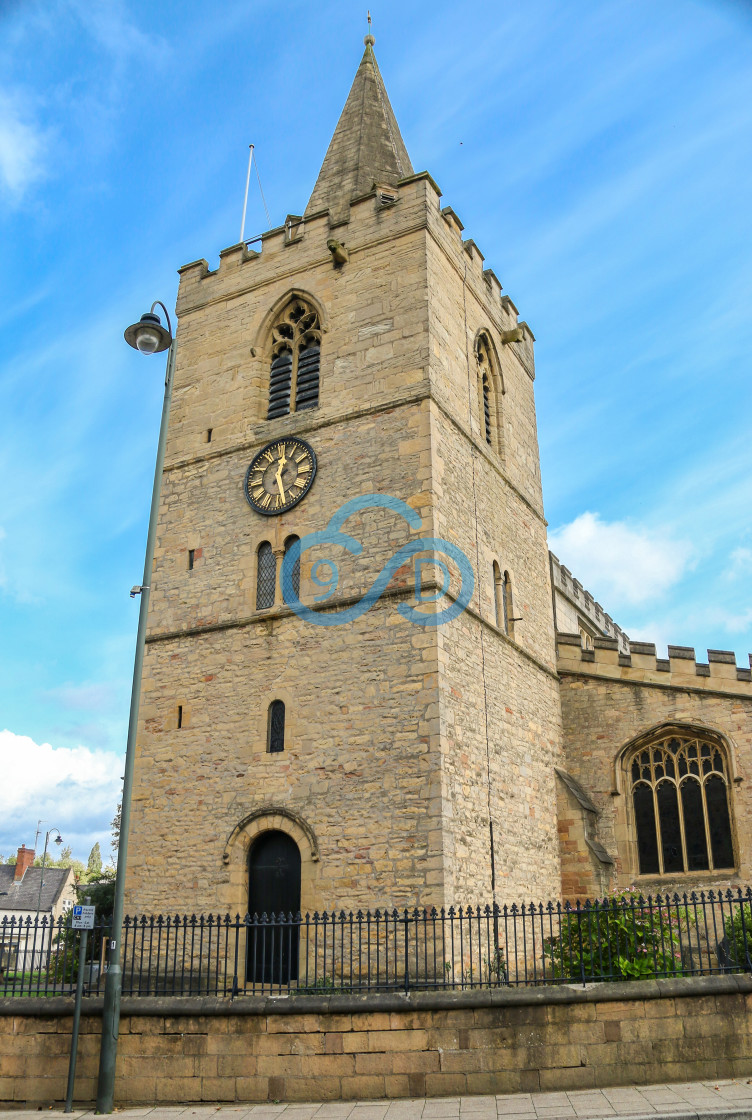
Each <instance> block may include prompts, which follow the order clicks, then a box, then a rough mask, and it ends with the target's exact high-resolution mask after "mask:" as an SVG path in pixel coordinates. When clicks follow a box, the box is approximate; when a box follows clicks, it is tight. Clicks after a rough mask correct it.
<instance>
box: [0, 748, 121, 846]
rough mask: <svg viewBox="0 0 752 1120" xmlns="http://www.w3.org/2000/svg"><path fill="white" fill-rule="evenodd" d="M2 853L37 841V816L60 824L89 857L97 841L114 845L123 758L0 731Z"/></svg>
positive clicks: (65, 835) (68, 840)
mask: <svg viewBox="0 0 752 1120" xmlns="http://www.w3.org/2000/svg"><path fill="white" fill-rule="evenodd" d="M0 772H1V773H2V775H3V781H2V783H0V851H1V852H3V854H4V855H8V854H9V853H11V852H15V850H16V848H17V847H18V846H19V845H20V844H21V843H22V842H23V843H27V844H28V843H32V842H33V839H34V829H35V827H36V822H37V820H38V819H42V820H43V821H45V827H48V828H49V827H52V826H54V827H56V828H59V829H60V831H61V833H62V835H63V839H64V841H65V843H66V844H68V843H70V844H71V845H72V846H73V853H74V855H77V856H78V857H79V858H83V859H85V858H86V856H87V854H88V851H89V850H90V848H91V845H92V844H93V843H94V841H95V840H99V842H100V844H102V843H103V841H104V844H103V847H102V850H103V851H105V848H106V847H109V839H108V825H109V822H110V820H111V819H112V817H113V816H114V814H115V807H116V805H117V802H118V800H119V797H120V789H121V775H122V773H123V760H122V758H120V757H119V756H118V755H116V754H113V753H111V752H109V751H102V750H90V749H89V748H88V747H82V746H79V747H53V746H51V744H50V743H41V744H40V743H35V742H34V740H33V739H32V738H30V736H28V735H16V734H15V733H14V732H13V731H8V730H5V731H0Z"/></svg>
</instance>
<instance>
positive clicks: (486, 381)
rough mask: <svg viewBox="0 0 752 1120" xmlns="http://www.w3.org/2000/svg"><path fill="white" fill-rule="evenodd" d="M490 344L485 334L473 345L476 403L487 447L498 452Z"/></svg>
mask: <svg viewBox="0 0 752 1120" xmlns="http://www.w3.org/2000/svg"><path fill="white" fill-rule="evenodd" d="M491 354H492V351H491V343H490V341H489V339H488V337H487V336H486V335H485V334H481V335H479V336H478V340H477V342H476V343H475V359H476V361H477V363H478V393H479V397H478V403H479V407H480V418H481V430H482V433H483V438H484V439H485V441H486V443H487V444H488V446H489V447H493V448H494V450H498V440H497V438H496V420H497V417H496V392H495V387H494V375H493V360H492V356H491Z"/></svg>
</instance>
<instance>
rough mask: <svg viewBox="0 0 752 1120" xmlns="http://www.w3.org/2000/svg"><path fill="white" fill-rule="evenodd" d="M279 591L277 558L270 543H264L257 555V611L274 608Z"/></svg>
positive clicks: (259, 547)
mask: <svg viewBox="0 0 752 1120" xmlns="http://www.w3.org/2000/svg"><path fill="white" fill-rule="evenodd" d="M276 590H277V557H276V556H275V555H274V552H273V551H272V546H271V545H270V544H269V542H268V541H262V542H261V544H260V545H259V546H258V553H257V554H256V610H257V611H263V610H266V609H268V608H269V607H273V606H274V597H275V593H276Z"/></svg>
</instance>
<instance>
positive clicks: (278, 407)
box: [266, 298, 321, 420]
mask: <svg viewBox="0 0 752 1120" xmlns="http://www.w3.org/2000/svg"><path fill="white" fill-rule="evenodd" d="M320 360H321V324H320V323H319V317H318V313H317V312H316V311H315V310H314V309H313V308H312V307H311V306H310V304H308V303H307V302H306V301H305V300H302V299H297V298H296V299H294V300H292V301H291V302H290V303H289V304H288V306H287V308H286V309H285V311H284V312H283V314H282V315H281V316H280V318H279V319H278V320H277V322H276V324H275V326H274V328H273V330H272V364H271V370H270V372H269V409H268V411H267V414H266V418H267V420H274V419H275V418H276V417H278V416H286V415H287V414H288V413H290V412H302V411H303V409H306V408H316V407H317V406H318V403H319V367H320Z"/></svg>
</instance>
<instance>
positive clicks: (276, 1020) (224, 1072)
mask: <svg viewBox="0 0 752 1120" xmlns="http://www.w3.org/2000/svg"><path fill="white" fill-rule="evenodd" d="M71 1002H72V1001H70V1000H23V1001H21V1000H2V1001H0V1103H4V1104H6V1105H9V1106H14V1107H20V1106H23V1105H24V1104H25V1105H26V1106H27V1107H43V1106H45V1105H53V1104H55V1103H57V1102H60V1101H61V1100H63V1099H64V1096H65V1087H66V1078H67V1069H68V1054H69V1050H70V1033H71ZM751 1010H752V978H750V977H749V976H723V977H707V978H703V979H694V980H658V981H642V982H638V983H629V984H598V985H593V986H590V987H588V988H587V989H583V988H574V987H571V988H569V987H566V988H550V989H549V988H540V989H514V990H510V989H501V990H496V991H481V992H464V993H456V994H450V993H447V994H446V995H433V994H431V995H428V994H427V995H417V996H412V997H409V998H407V997H401V996H398V995H394V996H376V997H370V998H369V999H368V1000H365V999H359V998H355V997H348V996H331V997H329V998H317V997H310V996H309V997H298V998H289V999H287V1000H279V999H263V998H257V999H253V1000H250V999H248V1000H238V1001H236V1002H235V1003H231V1002H229V1001H216V1000H209V999H205V1000H199V999H184V1000H172V1001H169V1000H147V999H143V1000H132V999H130V1000H129V999H125V1000H123V1006H122V1018H121V1022H120V1042H119V1048H118V1063H117V1078H116V1085H115V1100H116V1104H117V1105H118V1106H121V1107H122V1106H124V1105H129V1104H131V1105H148V1104H154V1103H155V1102H172V1101H175V1102H178V1101H179V1102H181V1103H184V1104H185V1103H190V1102H192V1101H195V1102H200V1101H206V1102H218V1101H227V1102H232V1101H238V1102H251V1101H267V1100H273V1101H281V1102H287V1101H320V1100H353V1099H368V1098H400V1097H423V1096H429V1097H440V1096H449V1095H451V1096H455V1095H457V1094H460V1093H514V1092H535V1091H539V1090H556V1089H580V1088H590V1087H593V1086H599V1087H602V1086H611V1085H645V1084H651V1083H654V1082H663V1081H687V1080H693V1079H701V1078H702V1079H705V1078H727V1077H749V1076H750V1075H752V1016H750V1011H751ZM100 1016H101V1001H95V1000H86V1001H85V1007H84V1016H83V1019H82V1024H81V1030H82V1033H81V1037H80V1043H79V1061H78V1071H77V1078H76V1090H75V1100H76V1101H77V1102H79V1103H80V1104H81V1105H82V1106H89V1105H90V1104H91V1102H92V1101H93V1100H94V1098H95V1092H96V1073H97V1064H98V1053H99V1035H100V1026H101V1022H100Z"/></svg>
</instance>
